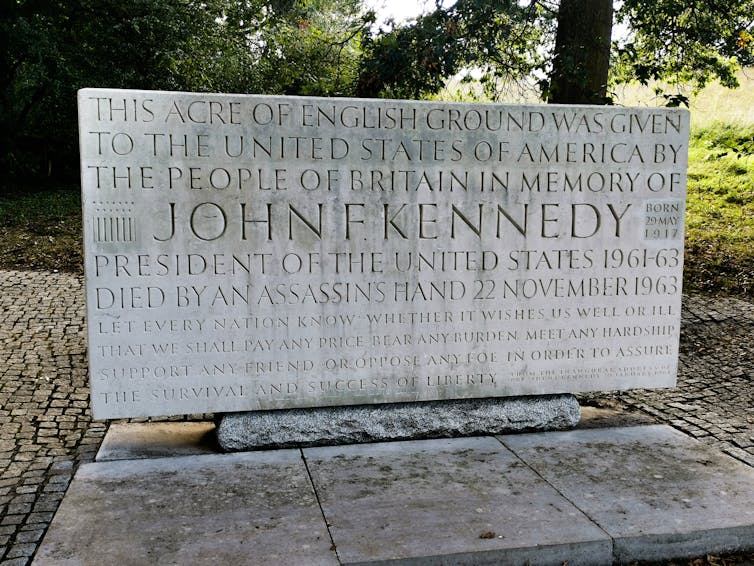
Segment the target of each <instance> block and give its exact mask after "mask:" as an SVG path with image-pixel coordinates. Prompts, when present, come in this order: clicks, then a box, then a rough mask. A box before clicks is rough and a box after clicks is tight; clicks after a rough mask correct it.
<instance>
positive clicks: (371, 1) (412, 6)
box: [366, 0, 452, 23]
mask: <svg viewBox="0 0 754 566" xmlns="http://www.w3.org/2000/svg"><path fill="white" fill-rule="evenodd" d="M448 3H452V2H448ZM366 4H367V6H369V7H370V8H373V9H374V10H375V11H376V12H377V22H378V23H382V22H384V21H385V20H387V19H388V18H390V17H392V18H393V19H395V20H396V21H401V20H406V19H408V18H413V17H414V16H418V15H419V14H421V13H422V12H424V11H427V10H429V9H432V8H434V5H435V3H434V0H366Z"/></svg>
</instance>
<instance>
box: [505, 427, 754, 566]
mask: <svg viewBox="0 0 754 566" xmlns="http://www.w3.org/2000/svg"><path fill="white" fill-rule="evenodd" d="M499 438H500V440H501V441H502V442H503V443H504V444H505V445H506V446H508V447H509V448H510V449H511V450H513V452H515V453H516V454H517V455H518V456H519V457H520V458H521V459H522V460H524V461H525V462H526V463H527V464H528V465H529V466H531V467H532V468H534V470H536V471H537V473H539V474H540V475H541V476H542V477H543V478H544V479H545V480H546V481H547V482H549V483H550V484H552V485H553V486H555V488H557V489H558V491H560V492H561V493H562V494H563V495H564V496H565V497H566V498H568V500H569V501H571V502H573V503H574V504H575V505H576V506H577V507H578V508H579V509H581V510H582V511H584V513H586V515H588V516H589V517H590V518H591V519H592V520H594V521H595V523H597V524H598V525H599V526H600V527H602V529H604V530H605V532H607V533H608V534H609V535H610V536H611V537H613V540H614V553H615V559H616V560H617V561H618V562H627V561H636V560H665V559H669V558H674V557H689V556H700V555H705V554H715V553H724V552H733V551H739V550H754V469H752V468H750V467H748V466H745V465H743V464H741V463H740V462H738V461H736V460H734V459H733V458H729V457H728V456H725V455H724V454H721V453H720V452H718V451H716V450H714V449H711V448H709V447H708V446H706V445H704V444H702V443H700V442H699V441H696V440H694V439H691V438H689V437H687V436H685V435H684V434H681V433H679V432H678V431H676V430H674V429H672V428H670V427H668V426H664V425H651V426H639V427H627V428H614V429H600V430H579V431H572V432H564V433H561V432H554V433H546V434H537V435H533V434H524V435H508V436H503V437H499Z"/></svg>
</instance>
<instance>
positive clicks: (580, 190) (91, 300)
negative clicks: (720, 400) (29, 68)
mask: <svg viewBox="0 0 754 566" xmlns="http://www.w3.org/2000/svg"><path fill="white" fill-rule="evenodd" d="M78 101H79V134H80V148H81V150H80V155H81V174H82V178H81V185H82V208H83V226H84V266H85V271H86V294H87V328H88V353H89V366H90V372H89V374H90V378H91V400H92V413H93V415H94V416H95V418H98V419H107V418H121V417H140V416H155V415H169V414H187V413H188V414H190V413H219V412H240V411H256V410H272V409H292V408H306V407H327V406H343V405H368V404H382V403H410V402H415V401H437V400H444V399H467V398H487V397H511V396H523V395H544V394H562V393H576V392H581V391H598V390H605V389H607V390H613V389H627V388H631V387H672V386H673V385H675V381H676V373H677V363H678V337H679V332H680V307H681V281H682V271H683V233H684V228H683V223H684V218H685V215H684V211H685V187H686V165H687V150H688V135H689V134H688V132H689V129H688V128H689V113H688V111H686V110H682V109H677V108H671V109H668V108H624V107H607V106H600V107H594V106H571V105H568V106H558V105H525V106H521V105H502V104H472V103H461V104H458V103H447V102H440V101H406V100H404V101H396V100H374V99H369V100H358V99H346V98H316V97H283V96H262V95H228V94H217V93H212V94H209V93H204V94H199V93H186V92H152V91H143V90H115V89H83V90H81V91H79V97H78Z"/></svg>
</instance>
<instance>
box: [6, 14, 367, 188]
mask: <svg viewBox="0 0 754 566" xmlns="http://www.w3.org/2000/svg"><path fill="white" fill-rule="evenodd" d="M0 1H2V2H3V6H2V10H0V166H1V167H3V170H4V172H5V175H4V176H3V180H2V181H0V184H3V183H8V179H9V174H13V173H15V174H16V175H17V176H18V177H21V176H24V177H29V176H31V177H33V178H34V180H35V182H38V181H39V179H40V178H45V177H47V178H50V179H53V178H54V179H57V180H59V179H60V176H61V174H62V175H67V176H68V178H69V179H74V178H75V176H76V174H77V164H78V159H77V157H76V156H77V146H78V143H77V135H76V122H77V120H76V91H77V90H78V89H79V88H83V87H106V88H137V89H162V90H187V91H199V92H242V93H243V92H255V93H270V94H282V93H284V94H321V95H348V94H353V85H354V84H355V76H356V69H357V65H356V61H357V59H358V57H359V54H360V44H361V40H362V35H363V34H364V33H366V31H367V30H368V27H369V25H370V24H371V22H373V20H374V15H373V14H372V13H370V12H367V11H365V10H363V9H362V8H361V0H293V1H291V0H285V1H283V0H270V1H267V0H130V1H129V2H122V1H121V0H0Z"/></svg>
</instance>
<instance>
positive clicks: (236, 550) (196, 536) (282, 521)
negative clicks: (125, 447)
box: [34, 450, 338, 566]
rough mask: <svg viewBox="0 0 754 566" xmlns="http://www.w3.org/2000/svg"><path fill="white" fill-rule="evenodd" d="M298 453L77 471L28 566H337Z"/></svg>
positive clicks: (125, 463)
mask: <svg viewBox="0 0 754 566" xmlns="http://www.w3.org/2000/svg"><path fill="white" fill-rule="evenodd" d="M331 545H332V543H331V541H330V537H329V535H328V532H327V527H326V525H325V523H324V521H323V520H322V514H321V512H320V509H319V506H318V504H317V499H316V497H315V495H314V492H313V490H312V486H311V483H310V480H309V478H308V476H307V472H306V467H305V466H304V463H303V461H302V460H301V454H300V453H299V452H298V451H293V450H285V451H283V450H278V451H272V452H266V453H254V454H233V455H225V454H216V455H205V456H184V457H174V458H159V459H154V460H120V461H116V462H97V463H94V464H87V465H84V466H82V467H81V468H80V469H79V471H78V473H77V474H76V477H75V478H74V481H73V483H72V484H71V487H70V489H69V491H68V493H67V494H66V498H65V500H64V502H63V504H62V505H61V507H60V509H59V510H58V512H57V514H56V515H55V519H54V520H53V522H52V525H51V526H50V530H49V531H48V533H47V535H46V536H45V538H44V540H43V542H42V545H41V546H40V549H39V552H38V553H37V555H36V558H35V561H34V564H35V565H37V566H47V565H49V566H53V565H54V566H61V565H77V566H99V565H101V564H119V565H123V566H126V565H134V566H136V565H143V564H176V565H178V564H212V563H218V564H229V565H230V564H248V565H253V566H257V565H259V564H270V565H273V564H302V565H303V564H307V565H309V564H312V565H315V564H316V565H318V566H320V565H321V566H327V565H333V566H334V565H337V564H338V561H337V559H336V557H335V553H334V552H333V551H332V550H331V549H330V547H331Z"/></svg>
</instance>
